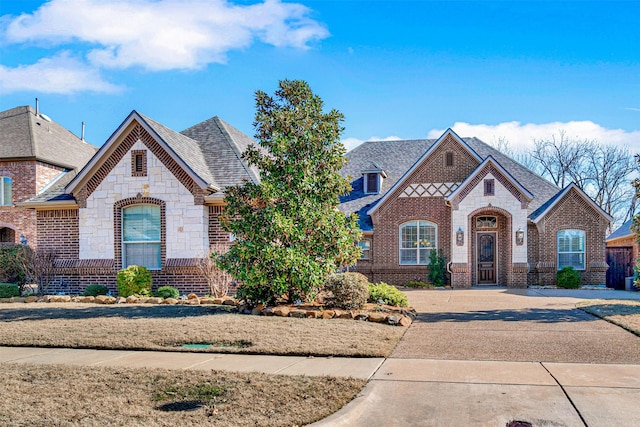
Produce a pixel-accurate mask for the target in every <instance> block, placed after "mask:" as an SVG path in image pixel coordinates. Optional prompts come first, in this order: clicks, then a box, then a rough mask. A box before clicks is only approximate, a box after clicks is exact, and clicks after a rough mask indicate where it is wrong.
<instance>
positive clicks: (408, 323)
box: [400, 316, 411, 327]
mask: <svg viewBox="0 0 640 427" xmlns="http://www.w3.org/2000/svg"><path fill="white" fill-rule="evenodd" d="M400 326H404V327H407V326H411V319H409V318H408V317H404V316H403V317H402V318H401V319H400Z"/></svg>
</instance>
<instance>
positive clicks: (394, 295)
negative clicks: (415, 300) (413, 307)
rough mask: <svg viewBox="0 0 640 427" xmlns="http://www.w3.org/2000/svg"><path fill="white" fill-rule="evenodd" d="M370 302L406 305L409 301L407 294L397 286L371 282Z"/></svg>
mask: <svg viewBox="0 0 640 427" xmlns="http://www.w3.org/2000/svg"><path fill="white" fill-rule="evenodd" d="M369 302H375V303H382V304H388V305H399V306H400V307H406V306H407V304H408V303H409V302H408V301H407V296H406V295H405V294H403V293H402V292H401V291H400V290H398V288H396V287H395V286H391V285H387V284H386V283H384V282H382V283H376V284H373V283H369Z"/></svg>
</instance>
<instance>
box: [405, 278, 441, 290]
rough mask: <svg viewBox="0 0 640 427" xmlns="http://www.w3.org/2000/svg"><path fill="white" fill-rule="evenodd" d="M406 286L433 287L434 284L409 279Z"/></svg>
mask: <svg viewBox="0 0 640 427" xmlns="http://www.w3.org/2000/svg"><path fill="white" fill-rule="evenodd" d="M405 286H406V287H407V288H434V287H436V285H434V284H433V283H426V282H420V281H418V280H411V281H410V282H407V284H406V285H405Z"/></svg>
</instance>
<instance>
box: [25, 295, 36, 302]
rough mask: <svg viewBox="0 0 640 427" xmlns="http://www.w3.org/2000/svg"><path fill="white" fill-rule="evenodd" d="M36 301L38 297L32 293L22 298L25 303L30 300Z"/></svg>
mask: <svg viewBox="0 0 640 427" xmlns="http://www.w3.org/2000/svg"><path fill="white" fill-rule="evenodd" d="M37 301H38V297H37V296H34V295H31V296H29V297H26V298H25V299H24V302H26V303H32V302H37Z"/></svg>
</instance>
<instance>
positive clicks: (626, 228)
mask: <svg viewBox="0 0 640 427" xmlns="http://www.w3.org/2000/svg"><path fill="white" fill-rule="evenodd" d="M632 224H633V217H631V219H630V220H629V221H627V222H625V223H624V224H622V225H621V226H620V227H618V229H617V230H616V231H614V232H613V233H611V234H610V235H609V237H607V239H606V240H607V241H609V240H614V239H619V238H621V237H629V236H632V235H633V234H634V233H633V231H632V230H631V225H632Z"/></svg>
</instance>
